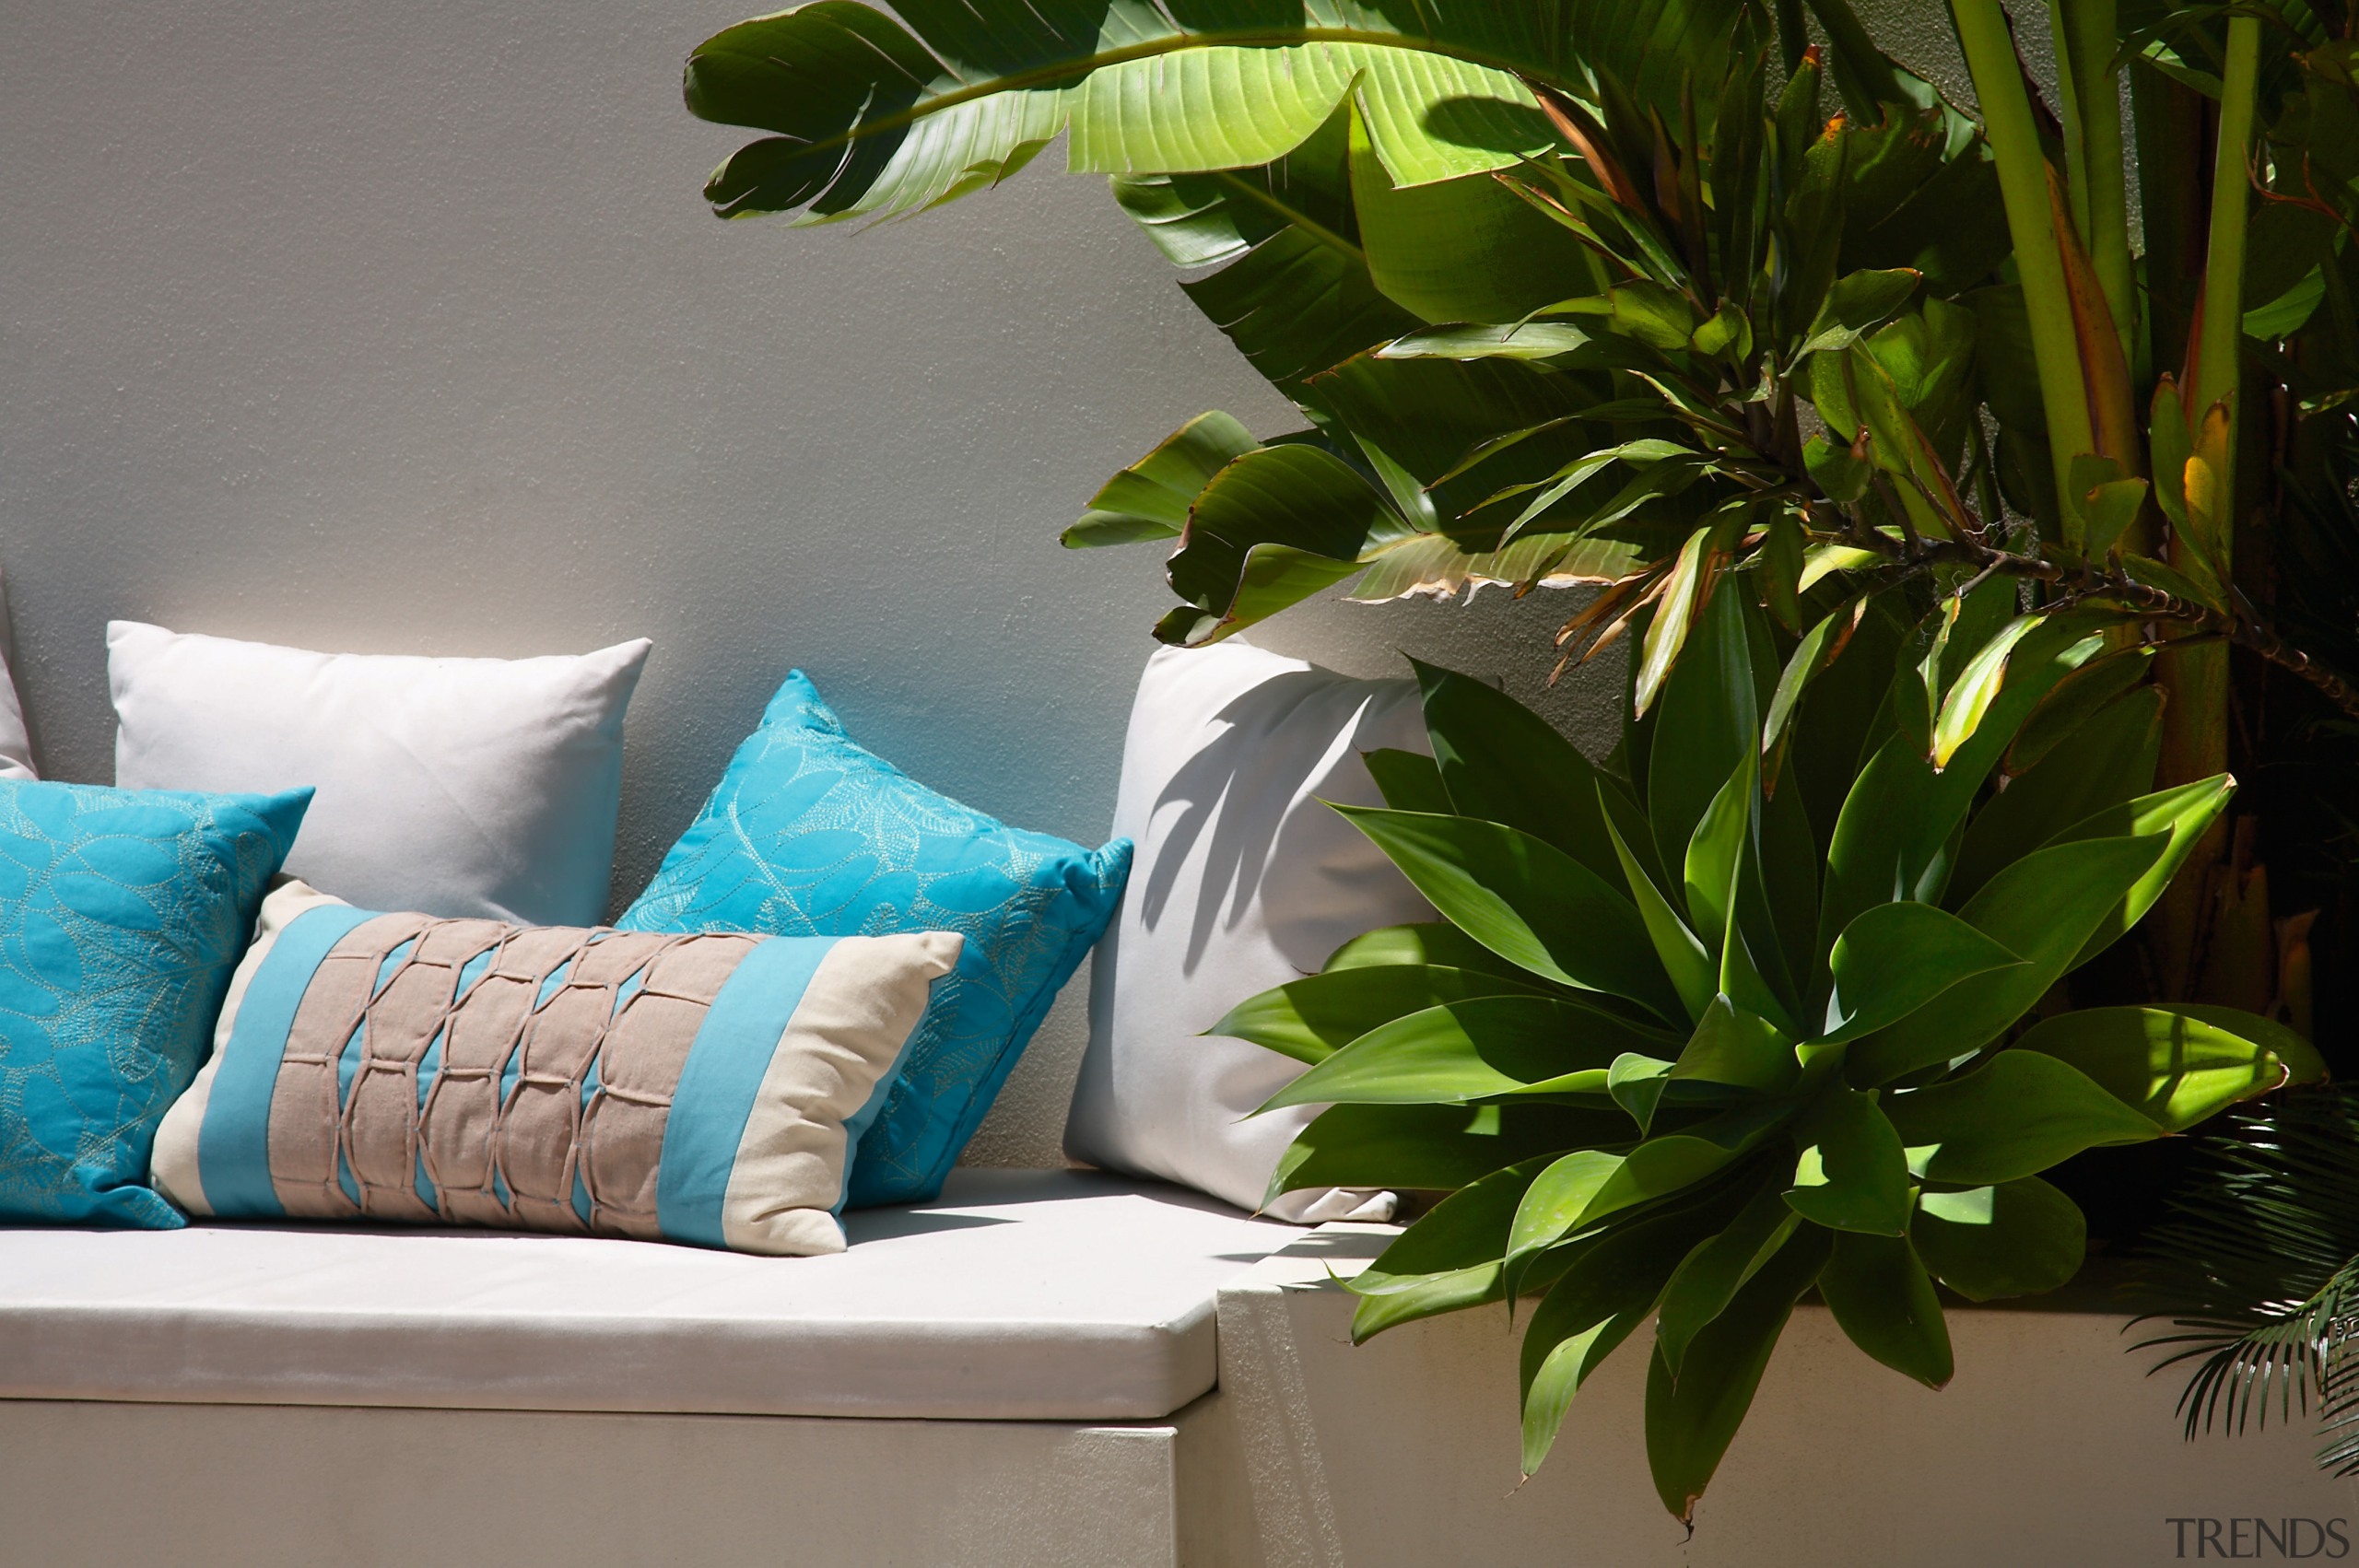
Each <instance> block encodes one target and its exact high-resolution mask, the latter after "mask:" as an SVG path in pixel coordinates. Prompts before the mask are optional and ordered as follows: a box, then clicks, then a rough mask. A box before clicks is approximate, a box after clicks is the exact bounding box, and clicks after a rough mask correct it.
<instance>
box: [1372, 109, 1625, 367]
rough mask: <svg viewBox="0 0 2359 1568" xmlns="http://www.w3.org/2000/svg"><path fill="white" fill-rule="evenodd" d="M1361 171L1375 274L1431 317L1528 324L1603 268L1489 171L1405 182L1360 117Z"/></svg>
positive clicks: (1403, 302) (1396, 298)
mask: <svg viewBox="0 0 2359 1568" xmlns="http://www.w3.org/2000/svg"><path fill="white" fill-rule="evenodd" d="M1351 168H1352V202H1353V205H1354V207H1355V208H1356V210H1357V212H1358V215H1359V226H1360V240H1361V243H1362V244H1363V246H1364V247H1365V248H1366V250H1367V265H1368V273H1369V275H1370V276H1371V277H1373V278H1374V279H1375V282H1376V286H1377V287H1379V288H1380V289H1382V290H1383V291H1384V294H1385V296H1386V298H1390V299H1391V300H1392V301H1393V302H1394V303H1395V304H1398V305H1400V306H1402V307H1403V308H1404V309H1406V310H1411V311H1414V313H1415V314H1417V315H1418V316H1421V317H1423V318H1424V319H1425V320H1426V321H1428V322H1512V321H1519V320H1520V319H1522V318H1523V317H1525V316H1528V315H1530V314H1531V313H1532V311H1534V310H1539V309H1540V308H1541V307H1542V306H1543V305H1546V304H1549V303H1550V302H1551V301H1553V300H1557V299H1561V298H1564V297H1565V295H1566V294H1567V292H1568V289H1567V282H1568V280H1571V279H1578V278H1581V277H1584V276H1587V275H1590V270H1591V268H1592V267H1593V266H1594V265H1595V263H1594V262H1593V261H1592V260H1591V258H1590V252H1588V251H1587V250H1585V249H1584V248H1583V247H1582V245H1581V243H1580V241H1579V240H1576V239H1575V238H1574V237H1573V236H1572V234H1571V233H1570V232H1568V231H1567V229H1566V228H1564V227H1563V226H1562V225H1560V224H1557V223H1555V222H1553V221H1551V220H1550V219H1549V218H1548V217H1547V216H1545V215H1544V214H1543V213H1542V212H1540V211H1539V210H1538V209H1537V208H1535V207H1534V206H1533V205H1532V204H1531V203H1529V202H1527V201H1524V200H1523V199H1522V198H1521V197H1520V196H1518V195H1517V194H1516V193H1515V192H1514V191H1513V190H1512V189H1511V188H1510V187H1508V186H1507V185H1505V184H1502V183H1501V182H1500V181H1496V180H1495V179H1493V178H1492V177H1491V176H1490V175H1488V174H1474V175H1468V176H1465V177H1463V178H1461V179H1457V180H1445V181H1439V182H1438V183H1433V184H1424V185H1411V186H1407V187H1403V188H1395V186H1394V183H1393V181H1392V177H1391V174H1390V173H1389V172H1388V171H1387V170H1386V169H1385V167H1384V165H1383V163H1382V161H1381V160H1380V159H1379V158H1378V157H1377V154H1376V148H1375V146H1373V145H1372V143H1371V141H1370V139H1369V137H1368V135H1367V129H1366V123H1365V122H1362V121H1360V120H1359V119H1358V118H1357V117H1356V116H1355V117H1354V123H1353V128H1352V160H1351Z"/></svg>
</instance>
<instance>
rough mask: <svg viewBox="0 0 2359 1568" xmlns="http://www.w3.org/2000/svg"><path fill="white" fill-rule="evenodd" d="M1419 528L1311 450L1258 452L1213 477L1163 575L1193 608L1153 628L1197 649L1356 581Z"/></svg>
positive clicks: (1354, 475) (1334, 461) (1357, 477)
mask: <svg viewBox="0 0 2359 1568" xmlns="http://www.w3.org/2000/svg"><path fill="white" fill-rule="evenodd" d="M1421 532H1423V531H1422V530H1421V529H1420V528H1419V527H1418V525H1416V524H1415V523H1413V522H1411V521H1409V520H1407V519H1405V518H1403V517H1402V515H1401V514H1400V513H1399V512H1398V511H1396V510H1395V509H1393V507H1392V505H1391V501H1390V500H1389V499H1388V498H1387V497H1385V496H1384V495H1383V494H1382V493H1381V492H1380V491H1379V490H1378V489H1377V488H1376V487H1375V486H1372V485H1370V484H1369V483H1368V481H1367V479H1366V478H1364V477H1363V476H1362V475H1361V474H1359V473H1358V471H1356V469H1353V468H1351V467H1350V466H1348V465H1347V464H1345V463H1344V462H1343V461H1342V460H1341V459H1339V458H1337V457H1335V456H1334V455H1333V454H1332V453H1330V452H1326V451H1320V449H1319V448H1317V447H1314V446H1308V445H1301V444H1295V445H1288V446H1275V447H1260V448H1256V449H1255V450H1254V451H1249V452H1247V453H1245V454H1244V455H1243V456H1241V457H1239V458H1238V459H1237V460H1236V461H1234V462H1230V463H1229V464H1227V465H1226V467H1224V468H1223V469H1221V471H1220V472H1219V473H1218V474H1215V475H1214V476H1213V479H1212V482H1211V483H1210V484H1208V485H1206V486H1204V489H1203V494H1202V495H1200V496H1198V497H1196V504H1195V507H1194V509H1193V510H1192V511H1191V513H1190V516H1189V521H1188V528H1187V532H1185V533H1184V534H1183V535H1181V538H1180V548H1179V549H1178V550H1177V551H1176V552H1174V554H1173V555H1172V556H1171V560H1170V563H1169V565H1168V567H1167V568H1166V572H1167V575H1168V577H1169V579H1170V581H1171V589H1172V591H1173V592H1175V593H1177V594H1178V595H1179V596H1180V598H1181V599H1183V600H1185V601H1187V603H1188V604H1189V605H1190V606H1191V607H1192V608H1190V609H1182V610H1175V611H1173V612H1172V613H1171V614H1169V615H1168V616H1166V617H1165V619H1164V622H1163V624H1162V625H1160V626H1157V627H1156V637H1158V638H1161V639H1162V640H1164V641H1166V642H1174V643H1180V644H1184V645H1186V646H1189V647H1193V646H1195V645H1197V644H1199V643H1204V642H1211V641H1215V640H1217V639H1219V638H1225V637H1227V636H1229V635H1231V634H1232V633H1235V632H1238V631H1242V630H1243V629H1244V628H1245V627H1247V626H1251V625H1253V624H1254V623H1255V622H1257V621H1260V620H1263V619H1265V618H1267V617H1268V616H1271V615H1273V614H1277V612H1279V611H1280V610H1283V609H1285V608H1287V607H1288V606H1290V605H1293V604H1297V603H1301V602H1302V601H1303V600H1305V599H1308V598H1309V597H1310V596H1311V595H1313V594H1315V593H1319V592H1320V591H1324V590H1326V589H1329V588H1332V587H1333V586H1334V585H1335V584H1336V583H1339V582H1341V581H1343V580H1344V579H1346V578H1349V577H1352V576H1354V575H1355V574H1356V573H1357V572H1358V571H1359V569H1360V568H1362V567H1364V566H1366V565H1367V562H1368V561H1369V560H1371V559H1373V558H1374V557H1375V556H1378V555H1380V554H1382V553H1383V552H1384V551H1385V550H1388V549H1391V548H1394V547H1396V546H1398V545H1400V544H1405V543H1407V542H1408V541H1410V540H1412V539H1414V538H1416V537H1418V536H1419V535H1420V534H1421Z"/></svg>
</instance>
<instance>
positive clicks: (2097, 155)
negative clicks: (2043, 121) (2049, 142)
mask: <svg viewBox="0 0 2359 1568" xmlns="http://www.w3.org/2000/svg"><path fill="white" fill-rule="evenodd" d="M2048 16H2049V18H2050V22H2051V25H2052V26H2053V27H2054V29H2055V33H2056V39H2057V44H2058V51H2059V55H2060V59H2059V64H2060V65H2062V66H2063V69H2062V70H2061V71H2060V72H2059V73H2058V75H2059V76H2060V79H2062V80H2067V81H2070V82H2071V88H2070V89H2069V91H2068V92H2067V94H2066V98H2065V102H2066V106H2067V107H2066V111H2065V112H2066V119H2065V145H2066V146H2067V148H2068V149H2071V154H2072V156H2073V157H2074V158H2076V159H2077V167H2075V168H2073V169H2072V170H2071V176H2072V211H2073V215H2074V216H2075V218H2076V219H2077V220H2078V221H2079V223H2080V226H2081V238H2082V240H2083V241H2084V242H2085V243H2086V244H2087V246H2088V250H2089V260H2090V261H2091V263H2094V264H2095V267H2096V271H2097V281H2098V282H2099V283H2100V284H2101V285H2102V286H2103V287H2104V288H2105V302H2106V306H2107V309H2108V310H2111V311H2112V312H2113V325H2114V330H2115V331H2116V332H2118V333H2120V334H2121V355H2122V357H2123V359H2124V360H2126V361H2129V362H2130V363H2132V364H2134V363H2136V360H2137V331H2138V290H2137V284H2136V281H2135V273H2134V271H2133V269H2132V268H2131V266H2130V178H2129V171H2128V166H2127V163H2126V161H2125V159H2124V158H2123V150H2122V142H2121V73H2120V72H2119V71H2118V69H2117V68H2116V67H2115V65H2114V64H2113V53H2114V48H2115V43H2116V37H2115V35H2116V31H2117V26H2116V12H2115V5H2114V0H2048Z"/></svg>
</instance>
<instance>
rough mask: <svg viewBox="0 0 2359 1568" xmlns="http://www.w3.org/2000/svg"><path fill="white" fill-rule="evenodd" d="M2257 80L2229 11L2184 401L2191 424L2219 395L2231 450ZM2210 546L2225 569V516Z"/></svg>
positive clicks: (2254, 28)
mask: <svg viewBox="0 0 2359 1568" xmlns="http://www.w3.org/2000/svg"><path fill="white" fill-rule="evenodd" d="M2259 79H2260V20H2259V18H2256V17H2234V18H2230V19H2229V22H2228V64H2227V69H2226V70H2225V71H2224V72H2223V73H2222V74H2221V91H2220V141H2219V152H2218V156H2217V158H2216V159H2215V160H2214V162H2213V164H2212V232H2211V241H2210V243H2209V245H2208V246H2207V247H2206V248H2205V251H2204V257H2203V305H2202V310H2203V324H2202V327H2201V333H2202V340H2201V345H2199V347H2198V349H2197V357H2196V374H2195V385H2194V387H2193V389H2192V391H2193V393H2194V395H2193V397H2192V398H2191V399H2190V400H2189V403H2188V405H2187V413H2188V418H2189V421H2190V422H2193V421H2200V420H2201V418H2202V417H2203V415H2204V413H2205V411H2206V410H2208V409H2210V408H2211V406H2212V404H2215V403H2219V402H2222V401H2223V400H2225V401H2226V402H2227V404H2228V418H2229V425H2228V430H2229V438H2228V451H2229V454H2230V461H2231V462H2233V461H2234V456H2235V452H2236V423H2235V421H2236V412H2237V410H2236V401H2235V398H2236V371H2237V367H2238V365H2239V364H2240V363H2241V361H2242V359H2243V341H2244V320H2245V306H2244V294H2245V221H2246V215H2247V214H2248V212H2249V211H2250V209H2251V206H2252V184H2251V181H2250V178H2249V176H2248V173H2247V161H2246V160H2247V159H2248V158H2249V157H2250V154H2251V147H2252V119H2253V99H2254V98H2255V96H2256V94H2257V92H2258V90H2259ZM2231 477H2232V475H2231V474H2223V475H2222V476H2221V480H2222V489H2223V491H2224V493H2226V494H2230V495H2233V494H2234V493H2235V492H2234V489H2233V487H2232V486H2231V485H2230V483H2229V480H2230V479H2231ZM2219 521H2221V522H2222V524H2223V526H2222V527H2221V530H2220V538H2219V539H2218V540H2217V541H2212V540H2206V541H2204V544H2206V545H2207V547H2216V548H2217V550H2218V551H2219V555H2218V557H2217V558H2218V560H2219V563H2220V566H2221V567H2222V568H2223V569H2224V568H2226V566H2227V564H2228V530H2227V528H2226V527H2225V526H2224V521H2225V520H2224V519H2222V520H2219Z"/></svg>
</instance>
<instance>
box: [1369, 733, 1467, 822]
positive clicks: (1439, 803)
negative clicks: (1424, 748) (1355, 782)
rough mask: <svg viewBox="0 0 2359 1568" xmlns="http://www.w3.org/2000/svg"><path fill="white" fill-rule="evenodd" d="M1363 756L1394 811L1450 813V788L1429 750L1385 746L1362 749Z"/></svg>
mask: <svg viewBox="0 0 2359 1568" xmlns="http://www.w3.org/2000/svg"><path fill="white" fill-rule="evenodd" d="M1360 760H1361V761H1362V762H1365V763H1366V764H1367V771H1368V777H1369V778H1373V779H1375V780H1376V788H1377V790H1378V791H1379V793H1380V794H1382V795H1383V796H1384V803H1385V804H1386V805H1388V806H1390V807H1391V808H1392V809H1393V810H1394V811H1396V812H1426V813H1434V814H1438V815H1443V816H1447V815H1449V814H1450V812H1451V806H1450V803H1449V790H1445V789H1443V788H1442V782H1441V771H1440V769H1438V768H1437V767H1436V766H1434V759H1433V758H1431V757H1429V756H1427V755H1426V754H1425V753H1423V752H1404V751H1399V750H1396V749H1394V748H1393V747H1391V746H1382V747H1379V748H1378V749H1377V750H1375V751H1371V752H1362V753H1361V754H1360Z"/></svg>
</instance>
